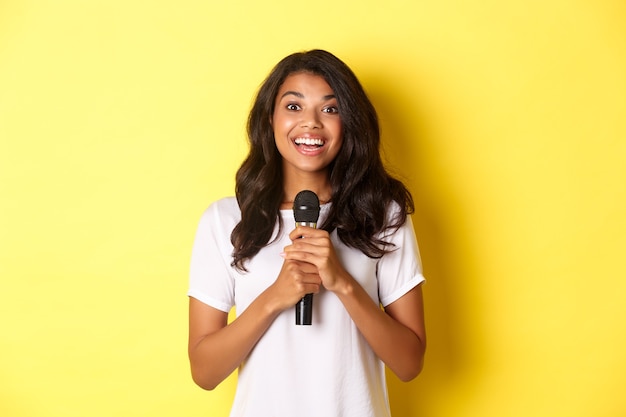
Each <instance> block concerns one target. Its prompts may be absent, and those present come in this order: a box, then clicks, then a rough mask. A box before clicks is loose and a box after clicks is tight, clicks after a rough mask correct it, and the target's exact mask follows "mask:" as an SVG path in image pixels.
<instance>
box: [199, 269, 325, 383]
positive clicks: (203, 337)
mask: <svg viewBox="0 0 626 417" xmlns="http://www.w3.org/2000/svg"><path fill="white" fill-rule="evenodd" d="M319 286H320V279H319V277H318V275H317V273H316V271H315V270H314V268H312V267H311V266H310V265H302V264H301V263H299V262H296V261H285V262H284V263H283V267H282V269H281V272H280V274H279V276H278V278H277V279H276V281H275V282H274V284H272V285H271V286H270V287H268V288H267V289H266V290H265V291H264V292H262V293H261V294H260V295H259V297H257V298H256V299H255V300H254V301H253V302H252V303H251V304H250V305H249V306H248V308H247V309H246V310H245V311H244V312H243V313H242V314H241V315H240V316H239V317H237V319H235V320H233V322H232V323H230V324H227V320H228V313H225V312H223V311H220V310H217V309H215V308H213V307H210V306H208V305H206V304H204V303H202V302H200V301H198V300H196V299H195V298H190V299H189V300H190V301H189V344H188V353H189V361H190V365H191V375H192V378H193V380H194V382H195V383H196V384H198V385H199V386H200V387H202V388H204V389H207V390H212V389H214V388H215V387H216V386H217V385H218V384H219V383H220V382H222V381H223V380H224V379H225V378H226V377H227V376H228V375H230V374H231V373H232V372H233V371H234V370H235V369H236V368H237V367H238V366H239V365H240V364H241V362H243V360H244V359H245V358H246V356H248V354H249V353H250V351H251V350H252V348H253V347H254V345H255V344H256V343H257V341H258V340H259V339H260V338H261V337H262V336H263V334H264V333H265V331H266V330H267V328H268V327H269V326H270V325H271V324H272V322H273V321H274V319H275V318H276V316H278V314H280V312H281V311H283V310H285V309H286V308H288V307H293V306H294V305H295V304H296V302H297V301H298V300H299V299H300V298H302V297H303V296H304V294H307V293H317V292H319Z"/></svg>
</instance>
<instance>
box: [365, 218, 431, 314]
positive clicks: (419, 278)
mask: <svg viewBox="0 0 626 417" xmlns="http://www.w3.org/2000/svg"><path fill="white" fill-rule="evenodd" d="M385 240H387V241H390V242H391V243H393V244H394V245H395V246H394V247H393V249H392V252H389V253H387V254H385V255H383V257H382V258H381V259H380V260H379V261H378V271H377V275H378V295H379V298H380V302H381V304H382V305H383V307H386V306H388V305H389V304H391V303H393V302H394V301H396V300H397V299H399V298H400V297H402V296H403V295H404V294H406V293H407V292H409V291H410V290H411V289H413V288H415V287H416V286H418V285H419V284H421V283H422V282H424V280H425V279H424V275H423V270H422V261H421V258H420V254H419V248H418V245H417V239H416V238H415V231H414V230H413V222H412V220H411V217H410V216H408V217H407V219H406V222H405V223H404V224H403V225H402V226H401V227H400V228H398V230H396V231H395V232H393V233H392V234H391V235H390V236H388V237H387V238H386V239H385Z"/></svg>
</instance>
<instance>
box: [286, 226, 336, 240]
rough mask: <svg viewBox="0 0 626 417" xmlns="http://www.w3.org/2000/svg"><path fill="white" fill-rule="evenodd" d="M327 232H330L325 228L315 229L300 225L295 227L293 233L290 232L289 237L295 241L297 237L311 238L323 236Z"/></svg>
mask: <svg viewBox="0 0 626 417" xmlns="http://www.w3.org/2000/svg"><path fill="white" fill-rule="evenodd" d="M327 233H328V232H326V231H325V230H321V229H315V228H313V227H308V226H298V227H296V228H295V229H293V230H292V231H291V233H289V239H291V240H292V241H295V240H297V239H302V238H307V239H310V238H315V237H319V236H323V235H324V234H327Z"/></svg>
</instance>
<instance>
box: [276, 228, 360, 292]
mask: <svg viewBox="0 0 626 417" xmlns="http://www.w3.org/2000/svg"><path fill="white" fill-rule="evenodd" d="M289 238H290V239H291V241H292V242H293V243H292V244H291V245H289V246H287V247H285V249H284V258H285V263H286V264H287V263H288V262H297V263H298V265H299V266H300V267H301V268H303V269H306V270H307V271H309V272H311V271H312V270H311V269H310V268H311V267H313V271H314V273H316V274H318V276H319V279H320V280H321V284H322V285H323V286H324V288H326V289H327V290H329V291H333V292H336V291H340V290H341V289H342V286H343V285H345V284H347V282H348V280H350V279H351V278H352V277H350V276H349V274H348V273H347V272H346V270H345V269H344V267H343V266H342V265H341V262H340V261H339V258H338V257H337V254H336V253H335V248H334V247H333V244H332V241H331V240H330V235H329V234H328V232H327V231H325V230H321V229H314V228H312V227H306V226H298V227H296V228H295V229H294V230H293V231H292V232H291V233H290V234H289ZM283 267H284V266H283Z"/></svg>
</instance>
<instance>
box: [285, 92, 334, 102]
mask: <svg viewBox="0 0 626 417" xmlns="http://www.w3.org/2000/svg"><path fill="white" fill-rule="evenodd" d="M286 96H296V97H298V98H304V94H302V93H300V92H298V91H285V92H284V93H283V95H282V96H280V98H281V99H283V98H284V97H286ZM333 98H336V97H335V95H334V94H328V95H325V96H324V97H322V99H323V101H328V100H331V99H333Z"/></svg>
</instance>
